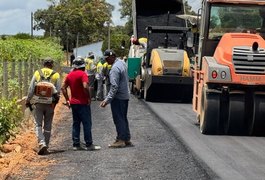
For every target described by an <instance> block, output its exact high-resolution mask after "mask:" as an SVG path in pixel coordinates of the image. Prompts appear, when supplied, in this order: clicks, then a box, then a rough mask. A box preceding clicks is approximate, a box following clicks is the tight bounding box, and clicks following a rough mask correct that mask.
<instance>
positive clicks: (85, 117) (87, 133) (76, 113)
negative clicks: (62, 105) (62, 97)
mask: <svg viewBox="0 0 265 180" xmlns="http://www.w3.org/2000/svg"><path fill="white" fill-rule="evenodd" d="M71 108H72V115H73V128H72V139H73V146H80V126H81V123H82V125H83V131H84V140H85V143H86V145H87V146H89V145H91V144H92V143H93V141H92V133H91V127H92V120H91V109H90V105H82V104H71Z"/></svg>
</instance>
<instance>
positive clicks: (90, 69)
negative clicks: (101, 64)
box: [85, 52, 96, 100]
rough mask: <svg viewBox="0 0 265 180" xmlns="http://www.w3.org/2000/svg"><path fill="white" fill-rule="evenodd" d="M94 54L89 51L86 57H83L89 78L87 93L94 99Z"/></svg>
mask: <svg viewBox="0 0 265 180" xmlns="http://www.w3.org/2000/svg"><path fill="white" fill-rule="evenodd" d="M94 59H95V56H94V54H93V52H89V53H88V56H87V58H86V59H85V67H86V71H87V74H88V79H89V94H90V97H91V99H92V100H93V99H95V90H94V86H95V73H96V66H95V64H94Z"/></svg>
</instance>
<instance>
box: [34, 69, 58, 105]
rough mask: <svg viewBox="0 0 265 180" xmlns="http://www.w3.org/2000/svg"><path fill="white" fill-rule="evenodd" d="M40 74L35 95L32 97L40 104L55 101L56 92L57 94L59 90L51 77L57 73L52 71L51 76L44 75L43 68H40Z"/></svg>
mask: <svg viewBox="0 0 265 180" xmlns="http://www.w3.org/2000/svg"><path fill="white" fill-rule="evenodd" d="M38 72H39V74H40V81H39V82H36V84H35V90H34V95H33V97H32V99H33V102H34V103H40V104H52V103H53V101H54V98H53V97H54V94H57V90H56V88H55V86H54V84H53V83H51V82H50V79H51V77H52V76H53V75H54V74H55V73H56V72H55V71H52V73H51V74H50V76H48V77H46V78H45V77H44V74H43V72H42V71H41V70H38Z"/></svg>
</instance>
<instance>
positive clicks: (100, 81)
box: [96, 58, 105, 101]
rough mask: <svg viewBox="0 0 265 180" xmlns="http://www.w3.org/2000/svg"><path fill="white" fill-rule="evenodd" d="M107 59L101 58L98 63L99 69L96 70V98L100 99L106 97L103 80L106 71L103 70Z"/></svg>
mask: <svg viewBox="0 0 265 180" xmlns="http://www.w3.org/2000/svg"><path fill="white" fill-rule="evenodd" d="M104 62H105V60H104V58H101V59H100V61H99V62H98V64H97V71H96V79H97V95H96V99H97V100H98V101H102V100H103V98H104V88H103V81H104V71H103V68H104V67H103V64H104Z"/></svg>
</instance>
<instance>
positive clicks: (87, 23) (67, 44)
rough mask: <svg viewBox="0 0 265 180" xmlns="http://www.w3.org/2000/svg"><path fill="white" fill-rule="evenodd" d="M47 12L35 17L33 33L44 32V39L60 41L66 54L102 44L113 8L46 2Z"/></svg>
mask: <svg viewBox="0 0 265 180" xmlns="http://www.w3.org/2000/svg"><path fill="white" fill-rule="evenodd" d="M48 1H49V2H50V3H51V5H50V6H49V7H48V9H44V10H41V9H39V10H37V11H36V12H35V13H34V20H35V22H36V25H35V27H34V28H35V29H43V30H45V36H46V37H48V36H56V37H60V39H61V41H62V44H63V46H64V49H65V50H68V51H71V50H72V48H74V47H76V44H77V39H78V44H79V46H81V45H84V44H91V43H93V42H98V41H100V40H103V39H104V37H105V36H106V35H107V26H106V23H107V22H111V11H112V10H113V9H114V7H113V6H112V5H110V4H108V3H106V1H105V0H102V1H98V0H89V1H88V0H63V1H57V0H48Z"/></svg>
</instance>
